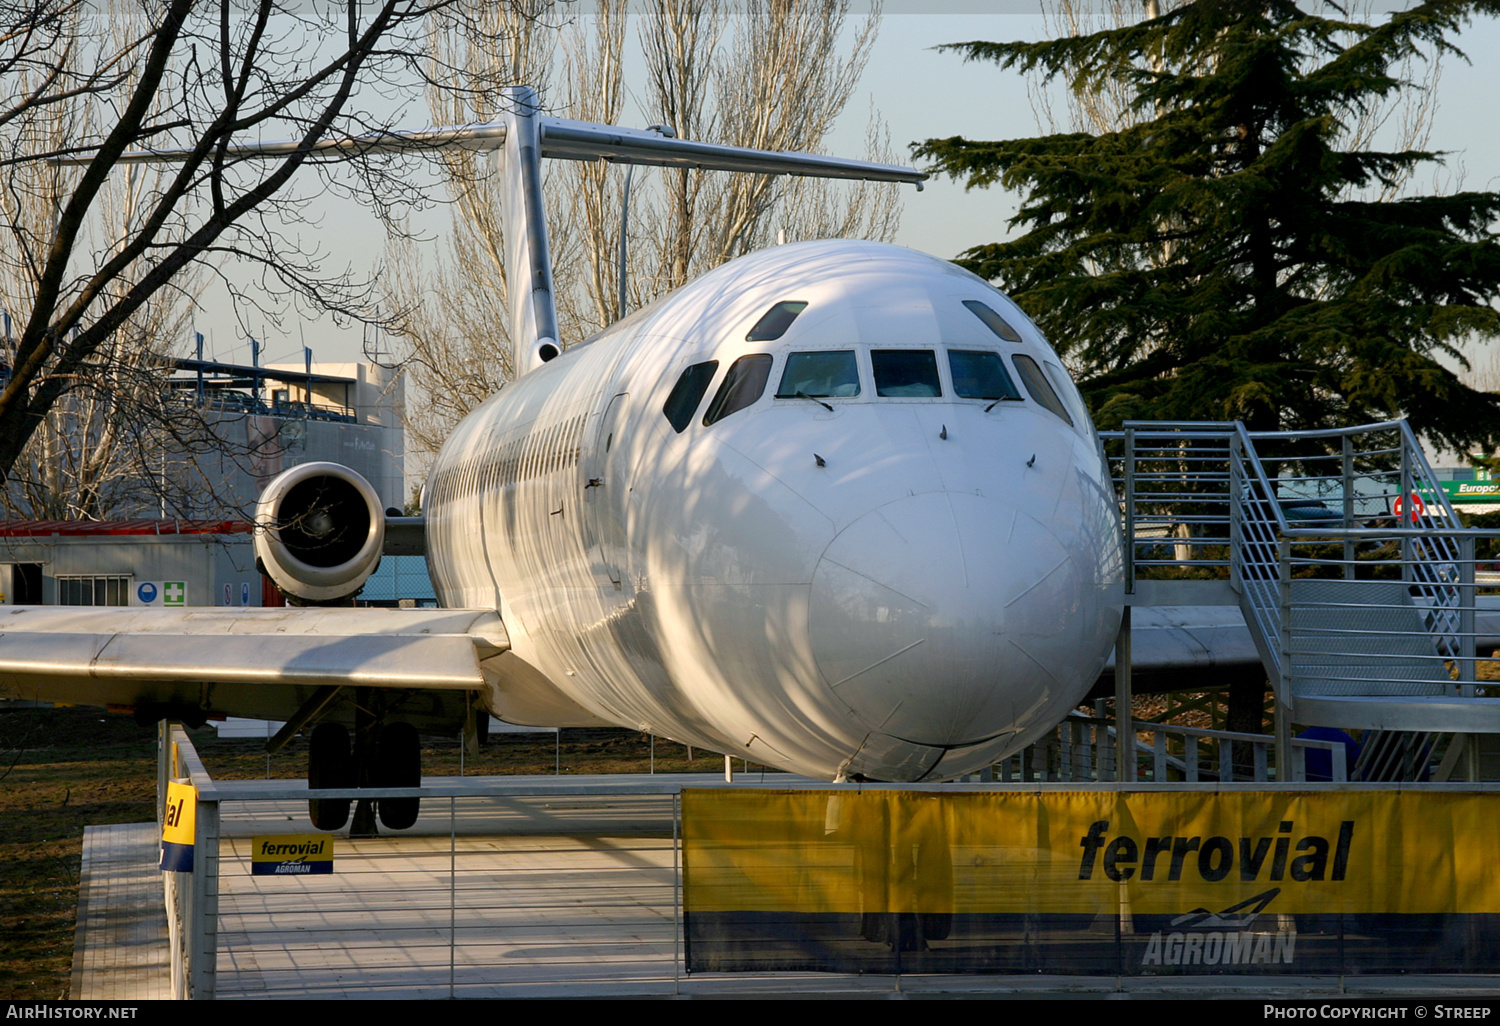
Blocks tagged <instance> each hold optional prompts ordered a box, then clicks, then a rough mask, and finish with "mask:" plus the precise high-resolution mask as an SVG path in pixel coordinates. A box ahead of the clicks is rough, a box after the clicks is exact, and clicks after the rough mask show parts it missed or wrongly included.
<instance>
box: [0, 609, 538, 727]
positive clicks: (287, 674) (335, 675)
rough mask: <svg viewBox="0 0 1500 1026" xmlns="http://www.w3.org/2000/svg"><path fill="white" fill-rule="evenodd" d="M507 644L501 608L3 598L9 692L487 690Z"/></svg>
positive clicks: (151, 694)
mask: <svg viewBox="0 0 1500 1026" xmlns="http://www.w3.org/2000/svg"><path fill="white" fill-rule="evenodd" d="M509 647H510V641H509V637H508V635H507V633H506V631H505V627H504V625H503V624H502V623H501V622H500V617H499V615H498V614H497V613H495V612H494V611H493V610H488V611H486V610H473V609H367V608H366V609H356V608H348V607H315V608H296V607H286V608H279V609H278V608H268V609H254V608H246V609H218V608H185V609H179V610H164V609H101V608H98V607H75V606H8V607H7V606H0V692H4V693H6V694H7V695H8V697H15V698H23V699H40V700H43V701H60V702H78V703H83V704H90V705H122V706H140V705H141V704H143V703H147V704H149V703H160V704H166V703H168V702H171V701H174V700H175V701H179V702H187V703H196V704H199V705H203V704H204V703H203V698H204V696H205V695H210V694H211V693H212V692H214V691H217V694H218V697H219V699H220V700H219V701H217V702H210V703H208V704H207V705H206V706H205V707H207V708H214V709H218V710H220V711H226V712H235V713H236V714H241V712H242V710H243V711H244V712H243V714H252V715H253V709H254V708H261V707H264V706H267V705H284V704H285V703H286V702H289V701H292V700H293V696H295V695H299V694H302V693H305V691H306V689H308V688H316V687H321V686H326V685H355V686H362V687H377V688H401V689H420V690H423V691H428V692H430V691H434V690H436V691H450V692H453V691H458V692H463V691H474V690H479V689H482V688H483V687H484V675H483V673H482V672H481V670H480V666H479V663H480V660H482V659H487V658H489V657H491V656H494V655H498V654H500V653H503V652H505V651H506V650H507V649H509ZM205 689H207V690H205ZM249 692H260V693H261V694H262V696H263V697H261V698H259V699H247V698H245V697H244V696H245V695H246V694H247V693H249ZM277 695H280V696H281V701H280V702H276V701H275V700H274V697H273V696H277Z"/></svg>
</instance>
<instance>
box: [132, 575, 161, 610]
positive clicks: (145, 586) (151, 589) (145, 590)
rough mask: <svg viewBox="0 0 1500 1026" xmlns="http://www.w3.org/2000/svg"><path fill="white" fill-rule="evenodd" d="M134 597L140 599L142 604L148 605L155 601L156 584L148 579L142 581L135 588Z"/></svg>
mask: <svg viewBox="0 0 1500 1026" xmlns="http://www.w3.org/2000/svg"><path fill="white" fill-rule="evenodd" d="M135 597H136V598H138V599H140V600H141V602H142V603H143V604H144V605H148V606H149V605H150V604H151V603H153V602H155V601H156V585H154V584H152V583H151V582H150V581H142V582H141V584H140V587H138V588H136V589H135Z"/></svg>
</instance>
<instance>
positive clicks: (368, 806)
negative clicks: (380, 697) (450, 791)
mask: <svg viewBox="0 0 1500 1026" xmlns="http://www.w3.org/2000/svg"><path fill="white" fill-rule="evenodd" d="M363 697H364V696H361V698H363ZM370 709H371V703H369V702H365V701H356V703H355V723H354V733H353V735H352V737H351V735H350V732H349V728H347V727H345V726H344V725H343V724H342V723H335V722H332V721H324V722H323V723H320V724H318V725H317V727H315V728H314V729H313V732H312V735H311V737H310V738H309V750H308V757H307V786H308V787H309V788H314V789H316V788H339V789H348V788H362V787H377V788H388V787H420V786H422V744H421V739H420V737H419V736H418V735H417V728H416V727H413V726H412V725H411V724H410V723H404V722H401V721H399V720H394V721H390V722H385V721H384V720H383V719H382V718H381V717H379V716H378V715H377V714H375V713H374V712H371V711H370ZM421 801H422V800H421V799H420V798H360V799H357V804H355V803H356V799H352V798H310V799H308V802H307V813H308V816H309V818H311V819H312V824H313V826H315V827H316V828H317V829H319V830H340V829H342V828H343V827H344V825H345V824H346V823H348V822H349V812H350V806H351V805H353V806H354V822H353V824H352V825H351V827H350V830H349V833H350V836H353V837H373V836H375V834H376V833H377V832H378V831H377V830H376V827H375V821H376V819H377V817H378V818H379V820H380V823H381V825H382V826H384V827H385V828H386V829H387V830H406V829H409V828H410V827H411V826H412V825H413V824H415V823H416V821H417V814H418V812H419V811H420V807H421Z"/></svg>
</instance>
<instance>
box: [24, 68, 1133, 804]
mask: <svg viewBox="0 0 1500 1026" xmlns="http://www.w3.org/2000/svg"><path fill="white" fill-rule="evenodd" d="M512 100H513V103H512V107H513V109H514V112H513V113H509V114H507V115H505V116H504V118H503V121H502V122H501V123H500V124H498V125H496V126H486V127H483V128H477V129H476V128H465V129H459V130H448V129H439V130H432V131H429V132H424V133H417V134H413V135H410V136H381V137H379V138H372V139H365V140H355V141H345V142H344V143H342V144H341V145H356V144H357V145H361V146H363V147H366V148H397V147H406V146H412V145H418V144H423V145H427V144H434V143H435V144H447V145H465V146H470V147H473V148H484V147H494V146H496V145H499V146H500V157H499V163H500V167H501V171H502V174H503V176H504V178H505V181H506V185H507V188H506V190H505V195H506V200H505V211H504V215H505V219H504V232H505V246H506V255H507V261H508V266H507V273H508V275H509V282H510V293H511V296H512V309H511V325H510V328H511V332H510V337H511V338H512V339H513V340H514V341H515V343H516V350H517V354H518V361H517V362H518V368H519V369H518V377H517V379H516V380H515V381H513V382H512V383H510V384H508V385H506V386H505V387H504V388H503V389H502V390H501V391H500V392H499V393H498V394H496V395H495V396H493V397H492V398H491V399H489V400H488V401H487V402H485V403H484V404H483V405H482V406H480V407H479V408H478V409H477V410H475V411H474V413H472V414H471V415H470V416H469V417H468V418H467V419H466V420H465V421H464V422H463V423H462V424H461V425H460V426H459V428H458V429H457V431H456V432H455V433H454V435H453V436H452V438H451V439H450V440H449V441H448V443H447V444H446V445H445V446H444V447H443V449H442V451H441V452H440V453H439V454H438V456H437V458H436V460H435V462H434V464H433V466H432V469H431V473H430V476H429V478H428V481H427V486H426V490H425V494H424V499H423V514H424V518H425V551H426V554H427V560H428V567H429V570H430V572H431V576H432V581H433V585H434V588H435V590H436V593H437V595H438V598H439V601H440V602H441V604H442V605H443V606H444V607H447V608H446V609H443V610H374V609H352V608H340V606H339V604H340V603H345V604H347V603H348V602H349V601H350V600H351V599H352V597H353V595H354V594H355V593H357V591H358V590H359V588H360V587H361V585H362V584H363V583H364V581H365V579H366V578H367V577H368V576H369V574H370V573H371V572H372V571H373V570H374V569H375V566H376V565H377V563H378V562H379V559H380V556H381V554H382V552H383V551H385V550H386V549H387V544H386V539H385V518H384V516H383V514H382V512H381V509H380V504H379V501H378V499H377V498H376V496H375V493H374V491H373V490H372V489H371V488H370V487H369V485H368V484H366V483H365V482H364V481H363V480H362V479H361V478H359V476H358V475H356V474H355V473H354V472H353V471H351V470H348V469H347V468H342V467H338V466H335V465H332V464H307V465H303V466H299V467H295V468H293V469H291V470H288V471H286V472H285V473H283V474H282V475H281V476H280V477H279V478H277V479H276V480H275V481H273V482H272V483H271V484H270V485H269V487H268V488H267V490H266V492H265V493H264V495H263V496H262V498H261V502H260V507H259V511H258V518H257V520H258V523H260V524H263V525H267V526H265V527H264V528H263V529H262V530H260V531H259V532H258V534H257V539H256V551H257V554H258V555H259V557H260V559H261V561H262V563H263V565H264V568H265V570H266V571H267V572H268V573H269V574H270V575H271V576H272V577H273V579H274V580H275V581H276V583H277V584H278V585H279V586H280V587H281V588H282V589H283V590H284V591H285V592H286V593H287V594H288V596H290V597H291V598H292V600H293V601H294V602H299V603H305V604H306V605H307V607H306V608H289V609H280V610H277V609H265V610H255V609H250V610H218V609H196V610H180V611H159V610H140V611H129V612H126V611H105V610H80V609H77V608H66V609H63V608H55V607H52V608H9V609H6V610H5V613H4V619H3V621H0V684H5V685H9V687H10V689H11V690H12V691H15V692H18V693H20V694H22V695H24V696H25V697H41V698H50V699H54V700H63V701H79V702H91V703H95V704H102V703H106V702H107V703H113V704H118V705H127V706H134V707H137V708H145V709H148V710H155V711H160V712H175V713H177V714H181V713H182V712H183V711H186V712H188V713H189V714H197V715H202V714H204V713H210V712H213V713H230V714H235V715H254V716H265V717H274V718H286V719H289V720H290V721H291V722H290V723H289V727H288V731H289V732H290V731H292V730H295V729H300V728H302V727H305V726H307V725H308V724H310V723H313V722H316V721H318V720H319V719H320V718H322V719H324V720H326V721H327V722H328V723H337V722H349V721H350V720H351V719H354V718H355V714H354V713H353V712H352V711H351V707H352V706H353V705H357V706H359V708H360V709H361V710H362V712H361V714H360V715H363V716H365V717H366V718H367V719H368V718H369V717H370V716H383V717H384V718H386V719H388V720H390V721H392V722H395V721H401V722H405V723H411V724H415V725H416V726H418V727H422V728H423V729H446V730H450V731H451V730H453V729H455V728H456V726H457V725H458V724H459V723H461V722H462V720H463V718H464V717H465V715H472V706H473V705H474V704H477V706H478V707H479V708H480V709H481V710H483V711H487V712H490V713H493V714H494V715H496V716H498V717H499V718H501V719H502V720H506V721H509V722H512V723H517V724H529V725H544V726H578V725H599V724H608V725H618V726H623V727H628V728H631V729H639V730H642V731H646V732H649V733H652V734H656V735H660V736H662V737H666V738H670V739H674V740H676V741H680V742H684V743H687V744H690V745H693V746H695V747H700V748H705V749H710V750H715V751H719V752H723V753H727V754H733V755H735V756H740V757H744V758H746V759H749V760H750V761H752V762H758V763H763V764H766V765H769V766H774V767H779V768H782V769H785V770H790V771H793V772H796V773H801V774H805V775H808V776H812V777H821V778H823V779H832V780H860V779H871V780H890V781H916V780H937V779H946V778H952V777H955V776H958V775H962V774H965V773H969V772H973V771H975V770H978V769H980V768H982V767H984V766H987V765H990V764H991V763H993V762H994V761H996V760H997V759H999V758H1002V757H1004V756H1005V755H1007V754H1009V753H1011V752H1014V751H1017V750H1018V749H1020V748H1021V747H1023V746H1025V745H1027V744H1029V743H1031V742H1032V741H1034V740H1036V739H1037V738H1038V737H1039V736H1040V735H1041V734H1043V733H1044V732H1045V731H1047V730H1048V729H1050V728H1051V727H1052V726H1053V725H1054V724H1056V723H1057V722H1058V721H1059V720H1061V719H1062V718H1063V717H1064V716H1065V715H1066V714H1067V713H1068V712H1069V711H1070V710H1071V709H1073V708H1074V707H1075V706H1076V705H1077V704H1078V702H1079V701H1080V700H1081V699H1082V697H1083V695H1084V694H1085V693H1086V692H1087V691H1088V690H1089V687H1090V685H1091V684H1093V683H1094V681H1095V679H1096V678H1097V677H1098V676H1099V673H1100V671H1101V668H1102V667H1103V666H1104V665H1105V662H1106V659H1107V657H1108V656H1109V653H1110V650H1111V647H1112V645H1113V643H1114V639H1115V635H1116V631H1117V629H1118V625H1119V622H1120V617H1121V608H1122V601H1123V598H1122V585H1121V581H1122V550H1121V534H1120V524H1119V506H1118V501H1117V499H1116V496H1115V493H1114V489H1113V486H1112V484H1111V482H1110V479H1109V473H1108V469H1107V467H1106V464H1105V461H1104V458H1103V451H1102V449H1101V446H1100V444H1099V441H1098V438H1097V436H1096V435H1095V433H1094V430H1093V426H1092V423H1091V421H1090V418H1089V414H1088V411H1087V409H1086V408H1085V406H1084V404H1083V402H1082V400H1081V398H1080V396H1079V394H1078V391H1077V389H1076V388H1075V387H1074V386H1073V383H1072V381H1071V380H1070V379H1069V377H1068V375H1067V374H1066V373H1065V372H1064V370H1063V368H1062V365H1061V362H1060V361H1059V360H1058V358H1057V355H1056V354H1055V353H1054V352H1053V350H1052V349H1051V347H1050V346H1049V345H1048V344H1047V341H1046V340H1045V339H1044V338H1043V337H1042V335H1041V333H1040V332H1039V331H1038V330H1037V328H1036V326H1035V325H1034V324H1032V322H1031V321H1030V320H1029V319H1028V318H1027V317H1026V315H1025V314H1024V313H1022V311H1021V310H1020V308H1019V307H1017V306H1016V305H1015V304H1014V303H1012V302H1011V301H1010V300H1009V299H1007V298H1006V297H1005V296H1004V295H1002V294H1001V293H999V292H998V291H996V290H995V289H994V288H992V287H991V286H990V285H989V284H987V283H986V282H984V281H983V280H981V279H979V278H977V277H975V276H974V275H971V274H969V273H967V272H965V271H963V270H960V269H959V268H957V267H955V266H954V265H953V264H951V263H949V262H947V261H944V260H939V259H936V258H933V257H929V256H925V255H922V254H919V253H915V252H912V251H910V250H906V249H901V248H898V247H895V246H890V245H884V244H878V243H870V242H851V241H823V242H806V243H799V244H793V245H784V246H777V247H774V248H771V249H768V250H764V251H761V252H758V253H754V254H751V255H749V256H746V257H743V258H741V259H738V260H736V261H733V262H732V263H729V264H727V265H725V266H723V267H721V268H719V269H717V270H715V271H713V272H712V273H710V274H707V275H705V276H704V277H703V278H701V279H699V280H698V281H696V282H693V283H692V284H690V285H688V286H687V287H685V288H683V289H681V290H680V291H678V292H676V293H675V294H673V295H671V296H668V297H666V298H664V299H661V300H659V301H657V302H655V303H653V304H652V305H650V306H648V307H646V308H645V309H642V310H639V311H636V312H635V313H633V314H631V315H630V316H629V317H627V318H625V319H624V320H622V321H620V322H618V323H616V324H614V325H612V326H610V327H609V328H608V329H606V330H605V331H603V332H601V333H600V334H598V335H596V336H595V337H593V338H591V339H589V340H587V341H585V342H582V343H580V344H577V345H573V346H571V347H569V348H567V349H565V350H564V349H562V348H561V347H560V346H559V345H558V342H557V329H556V316H555V312H554V306H553V299H552V294H551V268H550V260H549V257H548V251H547V240H546V232H545V227H544V225H543V223H542V216H541V195H540V180H541V176H540V170H539V168H540V158H541V157H542V156H561V157H566V158H571V159H607V160H618V161H623V162H633V163H646V164H658V165H667V166H697V167H713V168H724V169H729V170H740V171H751V172H760V173H789V174H815V175H825V176H838V177H850V178H868V179H876V180H885V181H910V182H918V183H919V182H920V180H921V178H922V177H924V176H923V175H921V174H920V173H919V172H916V171H914V170H911V169H908V168H897V167H890V166H886V165H878V164H870V163H866V162H859V161H845V160H838V159H836V158H827V157H817V156H811V155H807V154H794V153H768V152H761V151H753V150H744V149H739V148H735V147H722V146H713V145H708V144H704V143H697V142H688V141H684V140H677V139H670V138H662V137H660V136H658V135H654V134H651V133H645V132H634V131H630V130H626V129H619V128H612V127H607V126H599V125H587V124H582V123H579V122H571V121H563V120H561V119H554V118H549V117H544V116H541V115H538V114H536V113H534V111H535V98H534V96H533V95H532V94H531V93H530V92H529V90H523V89H517V90H514V91H513V93H512ZM282 148H283V149H284V148H285V147H282ZM276 149H277V148H276V147H274V146H272V147H266V146H256V147H246V148H245V149H244V150H242V151H240V152H241V153H242V154H243V155H246V156H251V155H258V154H260V153H264V152H266V151H268V150H269V151H275V150H276ZM172 156H173V154H166V153H143V154H136V155H133V159H140V160H149V159H170V158H171V157H172ZM404 529H405V530H407V531H408V532H409V530H410V527H409V525H406V526H405V528H404ZM356 688H358V689H368V690H364V691H361V692H360V694H362V695H365V696H367V697H366V699H364V700H362V701H360V702H357V703H346V702H343V701H342V698H343V697H345V696H347V695H348V694H350V693H351V692H352V691H353V690H354V689H356ZM339 689H345V690H343V691H340V690H339ZM372 710H373V711H372ZM341 732H342V728H340V727H331V728H329V729H326V730H325V729H323V728H320V730H319V731H316V732H315V733H314V751H313V758H312V765H313V770H312V782H313V783H314V784H315V785H316V784H322V785H323V786H345V785H348V784H351V783H352V782H353V776H352V774H353V770H352V769H351V768H350V764H349V755H348V744H349V742H348V740H347V733H341ZM320 733H321V735H322V738H321V740H320V738H319V734H320ZM287 736H290V733H288V735H287ZM381 737H382V740H381V744H383V745H385V746H386V749H387V750H386V755H385V756H384V757H382V759H380V760H378V764H380V765H384V766H386V767H388V769H387V770H385V771H378V772H377V773H376V776H377V777H379V778H380V779H378V780H369V779H367V780H366V782H384V783H398V784H399V783H408V784H409V783H415V782H416V780H417V779H419V772H420V771H419V769H418V768H417V766H416V763H415V750H416V745H415V732H414V731H413V730H412V729H411V728H410V727H399V728H397V727H390V728H387V729H386V730H385V732H384V734H382V735H381ZM408 753H409V754H408ZM390 767H394V768H393V769H392V768H390ZM382 773H383V774H384V775H383V776H382ZM393 804H394V803H393ZM342 807H343V810H344V812H347V803H343V806H342ZM409 811H410V814H411V815H410V817H408V816H407V814H406V813H405V812H401V811H397V810H395V809H394V808H393V811H392V812H391V814H390V816H389V817H387V815H386V809H385V808H384V807H382V809H381V815H382V819H383V820H385V821H386V822H387V825H389V826H401V825H409V824H408V823H407V822H406V821H407V819H408V818H414V815H415V812H414V809H411V810H409ZM316 819H317V817H316V816H315V820H316ZM341 822H342V819H341V818H340V816H339V815H338V814H336V813H335V814H330V815H328V816H324V817H323V818H322V820H321V821H320V822H319V825H326V824H330V823H332V824H334V825H335V826H336V825H339V824H341Z"/></svg>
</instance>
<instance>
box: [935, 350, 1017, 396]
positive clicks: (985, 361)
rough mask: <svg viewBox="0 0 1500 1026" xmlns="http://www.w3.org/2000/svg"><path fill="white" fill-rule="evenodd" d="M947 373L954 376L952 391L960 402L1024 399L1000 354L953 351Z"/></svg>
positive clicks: (981, 351) (949, 355) (987, 351)
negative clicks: (963, 400)
mask: <svg viewBox="0 0 1500 1026" xmlns="http://www.w3.org/2000/svg"><path fill="white" fill-rule="evenodd" d="M948 369H949V370H950V371H951V372H952V373H953V390H954V391H955V392H957V393H958V395H959V398H961V399H1019V398H1021V393H1020V392H1019V391H1018V390H1017V389H1016V383H1015V382H1014V381H1012V380H1011V378H1010V375H1009V374H1008V373H1006V370H1005V361H1004V360H1002V359H1000V354H999V353H993V352H990V351H989V350H977V351H976V350H968V349H950V350H948Z"/></svg>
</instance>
